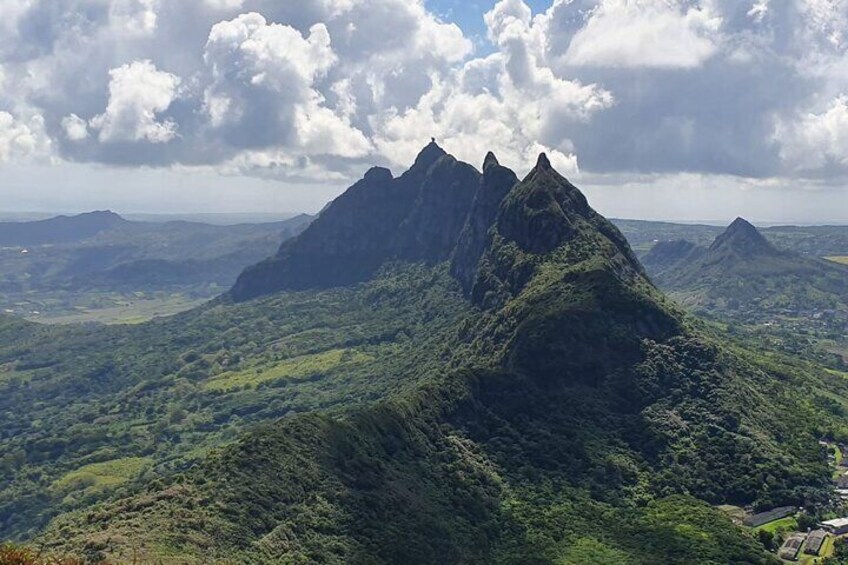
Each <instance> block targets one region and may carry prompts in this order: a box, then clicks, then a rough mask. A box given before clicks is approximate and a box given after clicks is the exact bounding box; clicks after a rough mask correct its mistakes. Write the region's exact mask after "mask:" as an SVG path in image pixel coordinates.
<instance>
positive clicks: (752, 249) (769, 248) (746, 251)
mask: <svg viewBox="0 0 848 565" xmlns="http://www.w3.org/2000/svg"><path fill="white" fill-rule="evenodd" d="M710 251H711V252H732V253H734V254H737V255H741V256H745V257H748V256H753V255H758V254H768V255H772V254H776V253H778V250H777V249H776V248H775V247H774V246H773V245H772V244H771V243H770V242H769V241H768V240H767V239H766V238H765V237H764V236H763V234H761V233H760V231H759V230H758V229H757V228H756V227H754V226H753V225H752V224H751V223H750V222H748V221H747V220H745V219H744V218H736V219H735V220H733V223H731V224H730V225H729V226H728V227H727V229H726V230H725V231H724V233H722V234H721V235H720V236H718V237H717V238H716V239H715V241H714V242H713V244H712V245H711V246H710Z"/></svg>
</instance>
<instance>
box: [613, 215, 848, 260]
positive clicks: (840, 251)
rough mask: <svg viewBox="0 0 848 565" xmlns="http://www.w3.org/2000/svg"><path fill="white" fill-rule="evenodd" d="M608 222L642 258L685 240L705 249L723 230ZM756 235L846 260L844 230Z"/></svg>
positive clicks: (793, 229)
mask: <svg viewBox="0 0 848 565" xmlns="http://www.w3.org/2000/svg"><path fill="white" fill-rule="evenodd" d="M612 222H613V223H614V224H615V225H616V226H617V227H618V228H619V229H620V230H621V231H622V233H623V234H624V235H625V237H627V241H628V242H630V245H632V246H633V248H634V249H635V250H636V251H637V252H638V253H639V254H640V255H644V254H645V253H647V252H648V251H649V250H650V249H651V248H653V246H654V245H655V244H657V243H660V242H668V241H674V240H686V241H689V242H692V243H695V244H697V245H699V246H703V247H709V246H710V244H711V243H712V242H713V240H715V238H716V237H718V236H719V235H721V233H722V232H723V231H724V229H725V227H724V226H717V225H705V224H685V223H671V222H652V221H646V220H621V219H616V220H612ZM759 231H760V233H761V234H762V235H763V236H764V237H765V238H766V239H767V240H769V241H770V242H771V243H772V244H773V245H776V246H777V247H778V248H779V249H784V250H786V251H794V252H796V253H800V254H802V255H807V256H811V257H828V256H845V257H848V226H846V225H842V226H769V227H764V228H760V230H759Z"/></svg>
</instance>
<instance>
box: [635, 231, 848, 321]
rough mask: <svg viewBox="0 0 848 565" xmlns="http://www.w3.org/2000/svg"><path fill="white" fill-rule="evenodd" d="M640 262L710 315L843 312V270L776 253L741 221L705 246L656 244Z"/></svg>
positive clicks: (847, 280)
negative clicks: (819, 311) (835, 310)
mask: <svg viewBox="0 0 848 565" xmlns="http://www.w3.org/2000/svg"><path fill="white" fill-rule="evenodd" d="M644 263H645V265H646V267H647V268H648V270H649V272H650V273H651V275H652V277H653V278H654V280H655V281H656V282H657V284H658V285H659V286H660V287H661V288H663V289H664V290H666V291H668V292H671V293H672V294H673V296H675V298H678V299H679V300H681V302H683V303H684V304H687V305H689V306H690V307H693V308H696V309H700V310H703V311H708V312H712V313H714V314H723V315H732V314H734V313H742V312H748V311H753V310H756V311H758V312H760V313H762V314H769V313H772V314H773V313H774V311H776V310H783V311H794V312H801V311H815V310H826V309H838V310H844V311H845V312H848V268H845V267H844V266H841V265H838V264H836V263H833V262H829V261H824V260H822V259H817V258H813V257H808V256H804V255H801V254H798V253H794V252H791V251H785V250H781V249H778V248H777V247H776V246H775V245H773V244H772V243H771V242H769V241H768V240H767V239H766V238H765V237H764V236H763V235H762V234H761V233H760V232H759V230H757V228H756V227H754V226H753V225H751V224H750V223H748V222H747V221H745V220H744V219H742V218H737V219H736V220H735V221H734V222H733V223H732V224H730V226H728V227H727V229H726V230H725V231H724V232H723V233H721V234H720V235H719V236H718V237H716V239H715V241H714V242H713V243H712V244H711V245H710V246H709V247H708V248H703V247H700V246H695V245H694V244H691V243H686V242H660V243H658V244H657V245H656V246H655V247H654V248H653V249H652V250H651V251H650V252H649V253H647V254H646V255H645V257H644Z"/></svg>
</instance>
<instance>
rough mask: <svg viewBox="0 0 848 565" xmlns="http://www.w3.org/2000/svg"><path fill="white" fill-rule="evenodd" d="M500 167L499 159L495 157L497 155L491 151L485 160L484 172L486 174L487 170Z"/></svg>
mask: <svg viewBox="0 0 848 565" xmlns="http://www.w3.org/2000/svg"><path fill="white" fill-rule="evenodd" d="M498 165H500V163H499V162H498V158H497V157H495V154H494V153H492V152H491V151H489V152H488V153H486V158H485V159H483V172H484V173H485V172H486V170H487V169H490V168H492V167H497V166H498Z"/></svg>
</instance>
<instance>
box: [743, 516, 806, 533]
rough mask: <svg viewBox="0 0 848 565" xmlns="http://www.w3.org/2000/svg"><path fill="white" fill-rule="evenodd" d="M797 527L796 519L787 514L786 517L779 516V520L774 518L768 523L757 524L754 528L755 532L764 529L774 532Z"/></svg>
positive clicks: (791, 529) (793, 529) (792, 529)
mask: <svg viewBox="0 0 848 565" xmlns="http://www.w3.org/2000/svg"><path fill="white" fill-rule="evenodd" d="M797 529H798V521H797V520H795V518H794V517H793V516H787V517H786V518H781V519H780V520H775V521H774V522H769V523H768V524H763V525H762V526H758V527H756V528H754V531H755V532H759V531H761V530H764V531H766V532H771V533H775V532H777V531H778V530H784V531H793V532H794V531H795V530H797Z"/></svg>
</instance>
